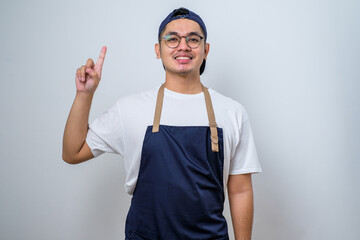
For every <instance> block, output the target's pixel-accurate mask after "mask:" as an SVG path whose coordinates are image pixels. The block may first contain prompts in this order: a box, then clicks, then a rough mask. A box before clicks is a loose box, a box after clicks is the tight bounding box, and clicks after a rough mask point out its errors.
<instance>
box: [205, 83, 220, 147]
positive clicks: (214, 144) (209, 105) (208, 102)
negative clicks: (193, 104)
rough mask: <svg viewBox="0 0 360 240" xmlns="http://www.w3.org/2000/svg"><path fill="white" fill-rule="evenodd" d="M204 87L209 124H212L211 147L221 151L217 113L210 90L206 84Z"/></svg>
mask: <svg viewBox="0 0 360 240" xmlns="http://www.w3.org/2000/svg"><path fill="white" fill-rule="evenodd" d="M201 86H202V89H203V92H204V96H205V103H206V110H207V114H208V118H209V126H210V132H211V149H212V151H213V152H219V138H218V132H217V124H216V121H215V114H214V109H213V105H212V102H211V97H210V94H209V91H208V89H207V88H206V87H204V85H202V84H201Z"/></svg>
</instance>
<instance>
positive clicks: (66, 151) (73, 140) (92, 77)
mask: <svg viewBox="0 0 360 240" xmlns="http://www.w3.org/2000/svg"><path fill="white" fill-rule="evenodd" d="M105 54H106V47H105V46H104V47H103V48H102V49H101V53H100V56H99V59H98V60H97V62H96V64H94V61H93V60H92V59H91V58H89V59H88V60H87V62H86V65H83V66H81V67H80V68H78V69H77V72H76V76H75V83H76V96H75V100H74V103H73V105H72V107H71V110H70V113H69V116H68V119H67V122H66V126H65V131H64V137H63V152H62V158H63V159H64V161H65V162H67V163H70V164H77V163H81V162H84V161H86V160H89V159H91V158H93V157H94V155H93V154H92V152H91V150H90V148H89V146H88V145H87V143H86V141H85V139H86V135H87V131H88V121H89V113H90V106H91V102H92V99H93V96H94V93H95V90H96V88H97V86H98V85H99V82H100V79H101V71H102V67H103V63H104V59H105Z"/></svg>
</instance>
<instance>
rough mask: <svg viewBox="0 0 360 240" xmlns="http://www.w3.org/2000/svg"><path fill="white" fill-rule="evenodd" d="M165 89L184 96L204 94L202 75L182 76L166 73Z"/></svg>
mask: <svg viewBox="0 0 360 240" xmlns="http://www.w3.org/2000/svg"><path fill="white" fill-rule="evenodd" d="M165 87H166V88H167V89H169V90H171V91H174V92H178V93H183V94H196V93H200V92H202V86H201V82H200V74H197V75H193V76H189V75H184V76H182V75H179V74H177V75H173V74H170V73H168V72H166V79H165Z"/></svg>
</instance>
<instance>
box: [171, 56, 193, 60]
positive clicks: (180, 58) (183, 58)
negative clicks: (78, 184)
mask: <svg viewBox="0 0 360 240" xmlns="http://www.w3.org/2000/svg"><path fill="white" fill-rule="evenodd" d="M175 59H179V60H186V59H192V58H191V57H176V58H175Z"/></svg>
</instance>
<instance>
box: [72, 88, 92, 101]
mask: <svg viewBox="0 0 360 240" xmlns="http://www.w3.org/2000/svg"><path fill="white" fill-rule="evenodd" d="M93 97H94V93H91V92H80V91H77V92H76V96H75V98H76V99H79V100H80V101H85V102H88V101H90V102H91V101H92V99H93Z"/></svg>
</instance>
